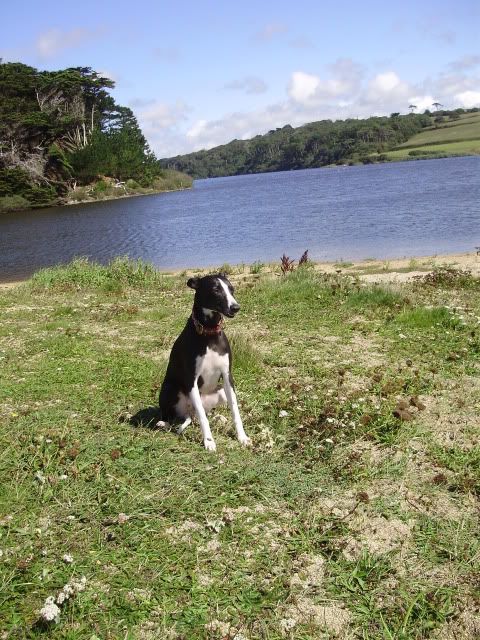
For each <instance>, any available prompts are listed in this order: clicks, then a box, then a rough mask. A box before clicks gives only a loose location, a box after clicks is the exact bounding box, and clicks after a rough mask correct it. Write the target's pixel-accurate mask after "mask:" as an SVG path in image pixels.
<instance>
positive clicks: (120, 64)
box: [0, 0, 480, 158]
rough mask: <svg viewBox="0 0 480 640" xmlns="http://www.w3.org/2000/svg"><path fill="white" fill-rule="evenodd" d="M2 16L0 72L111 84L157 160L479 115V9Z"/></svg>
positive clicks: (356, 6)
mask: <svg viewBox="0 0 480 640" xmlns="http://www.w3.org/2000/svg"><path fill="white" fill-rule="evenodd" d="M0 15H1V20H0V57H1V58H3V60H4V61H9V62H10V61H20V62H23V63H25V64H29V65H32V66H34V67H37V68H38V69H48V70H55V69H62V68H65V67H74V66H90V67H92V68H93V69H95V70H96V71H98V72H100V73H102V74H103V75H106V76H108V77H110V78H111V79H112V80H114V81H115V83H116V86H115V89H114V90H113V91H112V93H113V96H114V98H115V100H116V101H117V102H118V103H119V104H122V105H127V106H129V107H131V108H132V110H133V111H134V113H135V115H136V116H137V118H138V121H139V124H140V126H141V127H142V130H143V132H144V134H145V136H146V137H147V139H148V142H149V144H150V146H151V147H152V149H153V150H154V151H155V153H156V155H157V157H159V158H164V157H170V156H173V155H177V154H181V153H188V152H191V151H197V150H199V149H206V148H211V147H213V146H216V145H219V144H225V143H227V142H230V141H231V140H233V139H235V138H238V139H246V138H250V137H252V136H254V135H257V134H259V133H260V134H261V133H266V132H267V131H269V130H270V129H273V128H276V127H281V126H284V125H285V124H291V125H292V126H299V125H301V124H304V123H306V122H312V121H315V120H321V119H326V118H329V119H332V120H336V119H344V118H347V117H354V118H355V117H367V116H370V115H385V114H386V115H388V114H390V113H391V112H394V111H399V112H401V113H407V112H408V106H409V105H410V104H413V105H416V106H417V111H418V112H421V111H423V110H424V109H426V108H431V105H432V103H433V102H440V103H441V104H442V105H444V106H445V107H446V108H456V107H467V108H469V107H474V106H478V107H480V45H479V40H480V3H479V2H478V0H455V1H451V0H423V1H420V0H415V1H414V0H402V2H393V3H392V2H386V1H385V0H384V1H382V2H380V1H376V0H364V1H362V2H359V1H358V0H343V1H342V0H339V1H338V2H331V1H330V2H322V1H321V0H316V1H310V0H297V2H292V0H290V1H289V2H284V1H283V0H276V1H275V2H273V1H270V0H267V1H263V2H262V0H257V1H251V0H242V2H241V3H237V2H232V1H228V0H226V1H224V2H221V1H220V0H204V1H203V2H198V1H196V2H194V1H191V0H183V2H176V3H174V2H163V1H157V2H154V1H147V0H136V2H132V1H129V2H126V1H124V0H117V1H116V2H109V1H104V2H98V0H97V1H95V2H94V1H91V0H84V1H83V2H82V3H81V4H80V5H79V4H78V3H76V2H69V1H68V0H62V1H61V2H60V1H59V0H43V1H42V2H38V1H30V2H26V1H25V0H17V1H16V2H9V3H8V5H7V6H5V5H4V6H3V7H2V9H1V14H0ZM0 98H1V97H0Z"/></svg>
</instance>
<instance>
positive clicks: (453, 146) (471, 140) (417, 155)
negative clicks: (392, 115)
mask: <svg viewBox="0 0 480 640" xmlns="http://www.w3.org/2000/svg"><path fill="white" fill-rule="evenodd" d="M384 153H385V155H386V156H387V159H388V160H414V159H422V158H445V157H448V156H462V155H478V154H480V114H479V113H474V114H464V115H461V116H460V118H459V119H458V120H454V121H447V122H445V123H441V124H438V125H433V126H431V127H428V128H426V129H424V130H423V131H421V132H420V133H417V134H416V135H415V136H413V137H412V138H410V139H409V140H407V142H404V143H403V144H401V145H399V146H398V147H396V148H395V149H393V150H391V151H386V152H384ZM372 157H373V158H374V157H375V156H372Z"/></svg>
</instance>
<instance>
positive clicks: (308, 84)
mask: <svg viewBox="0 0 480 640" xmlns="http://www.w3.org/2000/svg"><path fill="white" fill-rule="evenodd" d="M319 86H320V78H319V77H318V76H312V75H310V74H309V73H305V72H304V71H294V73H292V77H291V79H290V83H289V85H288V95H289V96H290V97H291V98H293V100H295V101H296V102H300V103H301V104H306V103H308V101H309V100H310V98H312V96H314V95H315V91H316V90H317V88H318V87H319Z"/></svg>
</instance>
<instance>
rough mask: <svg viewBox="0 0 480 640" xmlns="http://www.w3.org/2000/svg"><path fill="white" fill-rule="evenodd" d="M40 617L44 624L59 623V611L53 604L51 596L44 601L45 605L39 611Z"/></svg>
mask: <svg viewBox="0 0 480 640" xmlns="http://www.w3.org/2000/svg"><path fill="white" fill-rule="evenodd" d="M40 617H41V618H42V619H43V620H45V622H59V620H60V609H59V608H58V607H57V605H56V604H55V600H54V597H53V596H49V597H48V598H47V599H46V600H45V604H44V605H43V607H42V608H41V609H40Z"/></svg>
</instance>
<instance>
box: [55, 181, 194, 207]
mask: <svg viewBox="0 0 480 640" xmlns="http://www.w3.org/2000/svg"><path fill="white" fill-rule="evenodd" d="M189 189H193V183H192V186H190V187H180V188H179V189H162V190H161V191H149V192H148V193H124V194H122V195H120V196H105V198H97V199H96V200H77V201H75V200H69V201H68V202H63V203H62V204H56V205H53V206H55V207H72V206H74V205H77V204H97V203H98V202H106V201H107V200H122V199H123V198H139V197H141V196H158V195H159V194H160V193H175V192H176V191H188V190H189Z"/></svg>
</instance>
